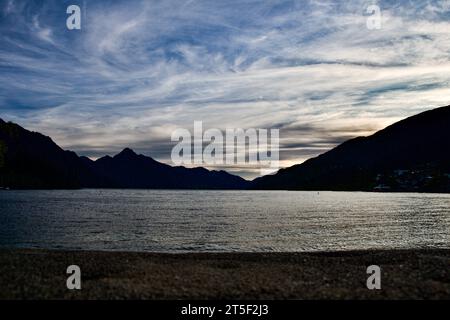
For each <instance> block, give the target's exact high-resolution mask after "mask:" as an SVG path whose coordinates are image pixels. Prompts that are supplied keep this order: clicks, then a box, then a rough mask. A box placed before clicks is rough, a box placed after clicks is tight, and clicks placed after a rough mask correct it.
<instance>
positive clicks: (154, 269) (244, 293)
mask: <svg viewBox="0 0 450 320" xmlns="http://www.w3.org/2000/svg"><path fill="white" fill-rule="evenodd" d="M73 264H74V265H78V266H79V267H80V268H81V279H82V289H81V290H74V291H71V290H68V289H67V287H66V279H67V277H68V276H69V275H67V274H66V269H67V267H68V266H69V265H73ZM373 264H375V265H379V266H380V267H381V269H382V277H381V286H382V288H381V290H368V289H367V287H366V281H367V277H368V276H369V275H368V274H367V273H366V268H367V266H369V265H373ZM0 288H1V290H0V299H450V250H410V251H370V252H369V251H366V252H330V253H196V254H160V253H125V252H89V251H74V252H71V251H46V250H34V249H33V250H27V249H20V250H19V249H14V250H0Z"/></svg>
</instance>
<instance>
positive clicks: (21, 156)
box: [0, 119, 248, 189]
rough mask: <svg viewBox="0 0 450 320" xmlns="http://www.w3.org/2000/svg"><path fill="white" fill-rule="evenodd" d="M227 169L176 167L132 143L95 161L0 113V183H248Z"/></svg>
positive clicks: (229, 185)
mask: <svg viewBox="0 0 450 320" xmlns="http://www.w3.org/2000/svg"><path fill="white" fill-rule="evenodd" d="M247 184H248V181H247V180H245V179H243V178H241V177H238V176H234V175H232V174H229V173H227V172H225V171H214V170H213V171H210V170H207V169H205V168H201V167H200V168H185V167H172V166H170V165H168V164H164V163H161V162H158V161H156V160H154V159H153V158H151V157H147V156H144V155H141V154H137V153H135V152H134V151H133V150H131V149H130V148H124V149H123V150H122V151H121V152H119V153H118V154H116V155H114V156H113V157H111V156H104V157H101V158H99V159H97V160H95V161H93V160H91V159H89V158H88V157H84V156H81V157H80V156H78V155H77V154H76V153H75V152H73V151H67V150H63V149H62V148H61V147H59V146H58V145H57V144H56V143H55V142H54V141H53V140H52V139H51V138H50V137H48V136H45V135H43V134H41V133H38V132H32V131H29V130H26V129H24V128H22V127H21V126H19V125H18V124H15V123H12V122H5V121H3V119H0V187H3V188H6V187H7V188H15V189H76V188H146V189H156V188H158V189H159V188H161V189H203V188H205V189H244V188H246V187H247Z"/></svg>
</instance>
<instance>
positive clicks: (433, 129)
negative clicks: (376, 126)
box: [251, 106, 450, 192]
mask: <svg viewBox="0 0 450 320" xmlns="http://www.w3.org/2000/svg"><path fill="white" fill-rule="evenodd" d="M449 127H450V106H446V107H440V108H436V109H432V110H428V111H425V112H422V113H419V114H417V115H414V116H412V117H409V118H406V119H403V120H401V121H399V122H396V123H394V124H392V125H390V126H388V127H386V128H384V129H382V130H380V131H378V132H376V133H374V134H372V135H370V136H367V137H356V138H353V139H350V140H347V141H345V142H344V143H342V144H340V145H339V146H337V147H335V148H333V149H331V150H329V151H328V152H325V153H323V154H321V155H319V156H317V157H315V158H311V159H308V160H306V161H305V162H303V163H302V164H297V165H294V166H292V167H289V168H284V169H281V170H279V171H278V172H277V173H276V174H274V175H270V176H264V177H259V178H256V179H255V180H253V181H252V183H251V188H252V189H266V190H267V189H275V190H279V189H283V190H335V191H374V190H375V191H408V192H410V191H427V192H450V185H449V181H448V178H446V177H445V176H446V174H448V172H450V130H448V128H449ZM414 175H415V176H414ZM430 177H431V178H430ZM426 180H428V181H426ZM444 180H446V181H444Z"/></svg>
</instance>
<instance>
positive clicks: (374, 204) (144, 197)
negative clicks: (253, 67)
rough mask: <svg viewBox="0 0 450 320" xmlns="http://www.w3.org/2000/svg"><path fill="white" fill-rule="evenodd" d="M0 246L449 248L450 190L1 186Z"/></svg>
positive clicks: (191, 248)
mask: <svg viewBox="0 0 450 320" xmlns="http://www.w3.org/2000/svg"><path fill="white" fill-rule="evenodd" d="M0 245H1V246H2V247H33V248H34V247H36V248H64V249H83V250H126V251H162V252H180V251H181V252H182V251H322V250H358V249H370V248H381V249H392V248H450V195H445V194H412V193H411V194H406V193H403V194H401V193H364V192H320V193H318V192H288V191H198V190H193V191H191V190H189V191H184V190H93V189H91V190H89V189H85V190H75V191H73V190H70V191H69V190H64V191H61V190H58V191H0Z"/></svg>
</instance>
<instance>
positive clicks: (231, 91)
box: [0, 0, 450, 175]
mask: <svg viewBox="0 0 450 320" xmlns="http://www.w3.org/2000/svg"><path fill="white" fill-rule="evenodd" d="M368 3H369V2H368V1H352V2H346V1H337V2H336V1H263V2H261V1H251V0H246V1H234V0H233V1H220V2H216V1H175V0H173V1H137V0H135V1H112V2H110V1H102V2H93V1H84V2H81V1H80V3H79V5H80V6H81V7H82V12H83V15H82V29H81V30H76V31H69V30H67V29H66V27H65V19H66V17H67V14H66V7H67V6H68V5H69V4H72V3H69V2H68V1H46V2H40V1H14V2H13V1H6V2H5V3H4V4H3V5H2V7H0V8H1V12H0V15H1V17H2V19H1V20H0V21H1V22H0V32H1V33H0V34H1V35H0V74H1V76H0V114H1V116H2V117H3V118H6V119H9V120H13V121H17V122H19V123H20V124H22V125H24V126H25V127H27V128H30V129H33V130H36V131H40V132H43V133H45V134H48V135H50V136H52V137H53V138H54V139H55V140H56V142H57V143H59V144H60V145H62V146H63V147H64V148H67V149H73V150H74V151H77V152H79V153H81V154H84V155H88V156H92V157H98V156H99V155H101V154H102V153H110V154H112V153H114V152H116V151H118V150H120V148H122V147H124V146H129V147H132V148H136V149H138V150H139V151H140V152H142V153H145V154H147V155H151V156H154V157H155V158H157V159H158V160H162V161H166V162H168V163H170V159H169V156H170V149H171V146H172V145H173V144H172V142H171V141H170V135H171V132H172V131H173V130H174V129H175V128H177V127H183V128H187V129H192V126H193V122H194V121H203V123H204V126H205V129H207V128H219V129H222V130H224V129H226V128H230V127H231V128H238V127H241V128H277V127H278V128H279V129H280V139H281V141H280V146H281V157H282V159H281V160H282V165H283V166H287V165H291V164H294V163H299V162H302V161H304V160H306V159H307V158H309V157H311V156H315V155H317V154H319V153H321V152H324V151H326V150H328V149H329V148H332V147H333V146H335V145H336V144H338V143H340V142H342V141H344V140H345V139H348V138H351V137H354V136H358V135H368V134H371V133H373V132H374V131H376V130H378V129H381V128H383V127H384V126H386V125H389V124H391V123H393V122H395V121H397V120H399V119H402V118H404V117H407V116H410V115H413V114H415V113H418V112H420V111H423V110H426V109H430V108H433V107H437V106H441V105H447V104H449V103H448V100H449V98H448V97H449V93H450V92H449V90H450V89H449V86H448V84H449V81H450V72H449V71H450V58H449V57H450V55H449V52H450V40H449V38H448V30H450V23H449V22H448V21H449V20H448V18H449V13H448V8H449V1H421V2H420V3H416V1H380V2H379V5H380V7H381V9H382V29H381V30H368V29H367V28H366V20H367V14H366V8H367V5H368ZM227 169H231V171H233V168H227ZM234 170H235V172H239V173H242V172H245V173H243V174H246V175H251V174H255V175H256V174H257V172H259V170H258V169H257V168H253V167H248V168H234Z"/></svg>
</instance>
